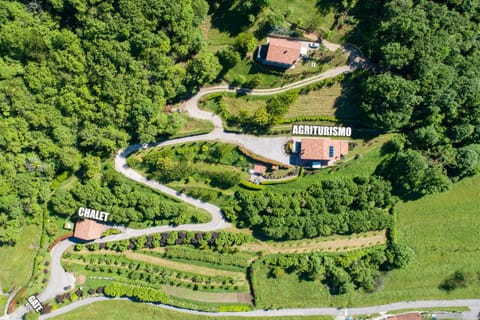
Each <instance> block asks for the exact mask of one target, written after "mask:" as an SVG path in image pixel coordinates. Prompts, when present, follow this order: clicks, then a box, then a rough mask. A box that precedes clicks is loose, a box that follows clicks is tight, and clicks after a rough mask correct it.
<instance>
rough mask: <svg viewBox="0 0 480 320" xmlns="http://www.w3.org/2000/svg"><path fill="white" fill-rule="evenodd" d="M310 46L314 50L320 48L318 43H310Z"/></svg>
mask: <svg viewBox="0 0 480 320" xmlns="http://www.w3.org/2000/svg"><path fill="white" fill-rule="evenodd" d="M308 46H309V47H310V48H312V49H318V48H320V44H319V43H318V42H310V44H309V45H308Z"/></svg>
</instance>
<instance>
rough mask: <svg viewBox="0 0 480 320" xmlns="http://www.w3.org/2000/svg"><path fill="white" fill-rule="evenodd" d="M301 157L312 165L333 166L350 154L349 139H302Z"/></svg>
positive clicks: (308, 164) (317, 166)
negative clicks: (342, 157)
mask: <svg viewBox="0 0 480 320" xmlns="http://www.w3.org/2000/svg"><path fill="white" fill-rule="evenodd" d="M300 144H301V146H300V159H301V160H302V162H304V163H305V164H307V166H311V167H316V168H320V167H326V166H332V165H333V164H334V163H335V161H337V160H340V159H341V156H342V155H347V154H348V141H344V140H332V139H302V141H301V142H300Z"/></svg>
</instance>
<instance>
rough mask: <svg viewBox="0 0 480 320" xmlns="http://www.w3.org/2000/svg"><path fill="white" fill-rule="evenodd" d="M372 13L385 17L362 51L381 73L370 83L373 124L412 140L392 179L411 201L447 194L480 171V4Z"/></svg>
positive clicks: (389, 6) (395, 162)
mask: <svg viewBox="0 0 480 320" xmlns="http://www.w3.org/2000/svg"><path fill="white" fill-rule="evenodd" d="M369 7H370V9H369V10H370V11H371V12H375V14H374V16H376V17H378V18H377V19H373V21H372V22H371V24H372V25H371V26H370V27H369V28H368V29H366V30H363V33H364V34H365V35H366V37H365V39H364V40H365V41H364V42H362V45H363V49H364V51H365V52H366V53H367V55H368V56H370V58H371V59H372V61H373V62H374V63H376V64H377V65H378V67H377V68H376V69H377V73H376V74H375V75H372V76H369V77H368V78H366V80H364V83H363V98H362V100H363V102H362V109H363V110H364V111H365V113H366V114H367V116H368V118H369V119H370V122H371V124H372V125H373V126H375V127H377V128H380V129H383V130H387V131H389V130H398V131H401V132H402V133H403V135H404V137H405V142H404V144H403V145H402V146H401V148H399V150H398V151H397V153H396V154H394V155H393V156H392V157H391V158H390V159H389V160H388V166H387V167H388V169H387V170H386V173H387V174H386V176H388V177H389V178H390V179H391V181H392V182H393V183H394V187H395V190H396V191H398V193H399V194H405V195H407V196H409V197H411V196H421V195H423V194H426V193H432V192H436V191H441V190H445V189H447V188H448V187H449V184H450V182H449V180H452V181H455V180H457V179H459V178H462V177H465V176H468V175H472V174H474V173H475V172H478V167H479V165H480V146H479V143H480V96H479V92H480V85H479V83H480V59H479V55H480V42H479V41H478V39H479V37H480V32H479V28H478V25H479V23H480V19H479V17H480V4H479V3H478V2H468V1H467V2H465V1H446V2H445V1H436V0H435V1H431V0H430V1H420V2H418V1H411V0H408V1H399V0H389V1H386V2H375V3H372V5H371V6H369ZM360 26H362V24H361V25H360ZM359 44H360V43H359ZM388 172H390V173H392V174H391V175H388ZM398 178H400V179H401V181H398V180H397V179H398Z"/></svg>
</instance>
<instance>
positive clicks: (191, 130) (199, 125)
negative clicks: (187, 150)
mask: <svg viewBox="0 0 480 320" xmlns="http://www.w3.org/2000/svg"><path fill="white" fill-rule="evenodd" d="M185 118H186V120H187V121H186V122H185V125H184V126H183V128H181V129H180V130H178V131H177V133H175V135H173V136H172V137H170V138H169V139H175V138H181V137H187V136H193V135H197V134H204V133H208V132H210V131H212V130H213V124H212V123H211V122H210V121H207V120H201V119H195V118H191V117H189V116H185Z"/></svg>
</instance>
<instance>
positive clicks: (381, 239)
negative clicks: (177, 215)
mask: <svg viewBox="0 0 480 320" xmlns="http://www.w3.org/2000/svg"><path fill="white" fill-rule="evenodd" d="M365 235H366V236H365V237H358V238H352V239H349V238H348V237H345V238H342V239H332V240H327V241H319V242H315V241H309V240H303V241H302V240H299V241H291V242H288V244H281V245H278V246H277V245H274V244H272V243H268V242H258V243H246V244H243V245H241V246H240V247H239V249H240V250H251V251H265V252H267V253H269V254H274V253H307V252H314V251H327V252H335V251H351V250H354V249H359V248H363V247H371V246H374V245H377V244H382V243H385V242H386V240H387V239H386V236H385V232H382V233H380V234H376V235H374V234H373V233H371V232H370V233H366V234H365Z"/></svg>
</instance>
